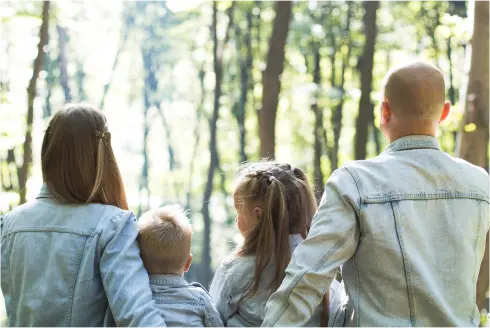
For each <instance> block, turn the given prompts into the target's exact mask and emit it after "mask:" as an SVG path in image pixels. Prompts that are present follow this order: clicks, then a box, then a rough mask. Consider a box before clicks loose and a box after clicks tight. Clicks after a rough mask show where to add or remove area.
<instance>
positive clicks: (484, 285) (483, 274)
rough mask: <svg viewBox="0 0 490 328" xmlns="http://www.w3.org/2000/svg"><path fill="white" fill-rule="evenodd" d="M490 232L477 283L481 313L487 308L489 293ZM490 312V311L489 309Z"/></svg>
mask: <svg viewBox="0 0 490 328" xmlns="http://www.w3.org/2000/svg"><path fill="white" fill-rule="evenodd" d="M488 265H489V263H488V232H487V240H486V242H485V253H484V255H483V260H482V261H481V266H480V273H479V274H478V281H477V282H476V304H477V305H478V309H479V310H480V311H481V310H483V309H484V308H485V305H486V304H485V298H486V297H485V294H486V293H487V291H488ZM487 310H488V309H487Z"/></svg>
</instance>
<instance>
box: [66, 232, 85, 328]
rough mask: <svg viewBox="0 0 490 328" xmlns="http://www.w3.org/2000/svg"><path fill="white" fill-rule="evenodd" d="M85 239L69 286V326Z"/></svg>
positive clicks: (69, 324)
mask: <svg viewBox="0 0 490 328" xmlns="http://www.w3.org/2000/svg"><path fill="white" fill-rule="evenodd" d="M87 241H88V238H85V241H84V243H83V247H82V248H81V250H80V252H79V253H78V258H77V271H76V272H75V274H74V277H73V278H74V279H73V285H72V287H71V288H70V293H69V295H70V299H71V306H70V310H69V312H68V315H67V317H68V326H71V320H72V315H71V314H72V313H73V306H74V304H75V298H74V297H73V296H74V294H75V288H76V285H77V281H78V275H79V273H80V263H81V262H82V257H83V253H84V250H85V248H86V247H87Z"/></svg>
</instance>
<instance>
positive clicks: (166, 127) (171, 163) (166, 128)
mask: <svg viewBox="0 0 490 328" xmlns="http://www.w3.org/2000/svg"><path fill="white" fill-rule="evenodd" d="M155 108H156V109H157V111H158V114H159V115H160V117H161V118H162V123H163V130H164V131H165V137H166V138H167V151H168V167H169V170H170V171H173V170H174V168H175V151H174V147H173V146H172V140H171V133H170V125H169V124H168V121H167V117H166V116H165V111H164V109H163V108H161V107H160V105H159V104H155Z"/></svg>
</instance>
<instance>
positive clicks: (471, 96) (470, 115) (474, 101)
mask: <svg viewBox="0 0 490 328" xmlns="http://www.w3.org/2000/svg"><path fill="white" fill-rule="evenodd" d="M488 10H489V5H488V2H487V1H475V15H474V25H473V37H472V39H471V68H470V72H469V77H468V87H467V90H466V100H465V114H464V118H463V126H462V130H461V139H460V142H459V147H458V155H459V156H460V157H461V158H463V159H465V160H467V161H468V162H470V163H473V164H475V165H478V166H480V167H483V168H485V167H487V156H488V154H487V152H488V133H489V129H488V123H489V122H488V110H489V107H488V100H489V99H488V97H489V82H488V78H489V76H488V56H489V52H488V45H489V41H488V38H489V32H488V19H489V17H488V15H489V14H488ZM488 266H489V257H488V235H487V243H486V251H485V256H484V258H483V261H482V264H481V268H480V274H479V275H478V283H477V300H476V301H477V304H478V307H479V308H480V309H482V308H483V307H484V304H485V293H486V291H487V290H488V284H489V281H488V273H489V272H488V269H489V268H488Z"/></svg>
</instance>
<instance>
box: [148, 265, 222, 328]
mask: <svg viewBox="0 0 490 328" xmlns="http://www.w3.org/2000/svg"><path fill="white" fill-rule="evenodd" d="M150 287H151V290H152V292H153V299H154V300H155V302H156V304H157V308H158V309H160V313H161V314H162V316H163V318H164V319H165V323H166V324H167V326H168V327H223V322H222V321H221V318H220V315H219V313H218V310H216V307H215V306H214V304H213V302H212V300H211V296H209V294H208V292H207V291H206V290H205V289H204V287H202V286H201V285H199V284H198V283H192V284H189V283H188V282H187V281H186V280H185V279H184V278H183V277H181V276H179V275H175V274H150Z"/></svg>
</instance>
